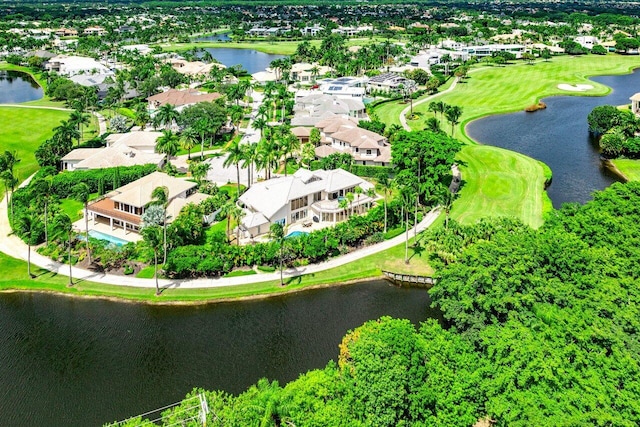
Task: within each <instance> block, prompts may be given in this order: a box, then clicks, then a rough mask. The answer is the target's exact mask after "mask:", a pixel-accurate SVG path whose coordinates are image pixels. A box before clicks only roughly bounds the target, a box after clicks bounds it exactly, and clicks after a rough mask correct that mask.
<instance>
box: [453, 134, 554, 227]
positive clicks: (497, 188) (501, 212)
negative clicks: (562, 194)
mask: <svg viewBox="0 0 640 427" xmlns="http://www.w3.org/2000/svg"><path fill="white" fill-rule="evenodd" d="M458 158H459V160H460V165H461V166H460V171H461V173H462V179H463V186H462V188H461V190H460V193H459V194H460V195H459V197H458V199H457V200H456V201H455V202H454V203H453V207H452V209H451V217H452V218H453V219H456V220H457V221H459V222H461V223H463V224H471V223H474V222H475V221H477V220H478V219H480V218H483V217H486V216H515V217H517V218H520V219H521V220H522V221H523V222H524V223H525V224H529V225H530V226H532V227H534V228H537V227H539V226H540V225H542V210H543V191H542V189H543V188H544V182H545V174H544V169H543V167H542V166H541V164H540V162H538V161H537V160H534V159H532V158H530V157H527V156H525V155H523V154H518V153H515V152H513V151H509V150H504V149H502V148H497V147H490V146H486V145H466V146H465V147H463V149H462V151H461V152H460V153H459V155H458Z"/></svg>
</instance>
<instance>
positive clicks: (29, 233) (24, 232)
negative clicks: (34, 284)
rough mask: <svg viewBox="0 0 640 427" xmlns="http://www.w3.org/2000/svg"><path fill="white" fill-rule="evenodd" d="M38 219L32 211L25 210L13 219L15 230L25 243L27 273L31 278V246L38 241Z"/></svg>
mask: <svg viewBox="0 0 640 427" xmlns="http://www.w3.org/2000/svg"><path fill="white" fill-rule="evenodd" d="M39 228H40V227H39V219H38V217H37V216H36V215H35V213H34V212H31V211H30V210H27V211H26V212H23V213H22V214H21V215H20V216H19V217H18V218H17V219H16V221H15V231H16V233H17V234H18V236H20V238H22V240H24V242H25V243H26V244H27V274H28V275H29V278H30V279H33V275H32V274H31V246H33V245H35V244H37V243H38V241H37V239H38V235H39Z"/></svg>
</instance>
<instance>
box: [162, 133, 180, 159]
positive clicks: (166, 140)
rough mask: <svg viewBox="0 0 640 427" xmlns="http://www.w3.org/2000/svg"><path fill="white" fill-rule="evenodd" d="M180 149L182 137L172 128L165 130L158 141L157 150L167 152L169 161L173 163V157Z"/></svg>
mask: <svg viewBox="0 0 640 427" xmlns="http://www.w3.org/2000/svg"><path fill="white" fill-rule="evenodd" d="M179 149H180V138H179V137H178V135H177V134H175V133H173V132H172V131H170V130H166V129H165V130H163V131H162V136H161V137H160V138H158V140H157V141H156V152H158V153H162V154H166V155H167V162H168V163H171V158H172V157H173V156H175V155H176V154H178V150H179Z"/></svg>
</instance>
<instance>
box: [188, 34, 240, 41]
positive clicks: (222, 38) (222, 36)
mask: <svg viewBox="0 0 640 427" xmlns="http://www.w3.org/2000/svg"><path fill="white" fill-rule="evenodd" d="M194 41H196V42H228V41H231V37H229V33H220V34H211V35H209V36H202V37H198V38H197V39H195V40H194Z"/></svg>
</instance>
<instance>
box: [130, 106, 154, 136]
mask: <svg viewBox="0 0 640 427" xmlns="http://www.w3.org/2000/svg"><path fill="white" fill-rule="evenodd" d="M150 120H151V115H150V114H149V110H147V104H145V103H143V102H141V103H139V104H138V105H137V106H136V117H135V119H134V122H135V124H136V125H137V126H140V129H142V130H144V128H145V127H146V126H147V123H149V121H150Z"/></svg>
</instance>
